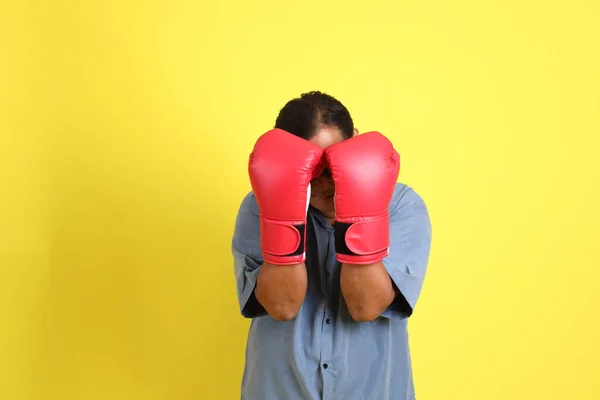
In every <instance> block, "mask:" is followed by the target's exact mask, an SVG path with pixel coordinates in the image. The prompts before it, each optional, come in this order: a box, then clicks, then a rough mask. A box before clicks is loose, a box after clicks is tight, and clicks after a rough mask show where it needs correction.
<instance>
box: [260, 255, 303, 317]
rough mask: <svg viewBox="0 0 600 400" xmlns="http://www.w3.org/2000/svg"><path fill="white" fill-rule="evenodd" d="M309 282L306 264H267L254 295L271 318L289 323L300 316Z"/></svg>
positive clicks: (263, 266)
mask: <svg viewBox="0 0 600 400" xmlns="http://www.w3.org/2000/svg"><path fill="white" fill-rule="evenodd" d="M307 282H308V277H307V272H306V266H305V265H304V263H302V264H295V265H273V264H270V263H268V262H265V263H264V264H263V265H262V267H261V269H260V272H259V273H258V277H257V281H256V288H255V289H254V294H255V296H256V300H258V302H259V303H260V304H261V305H262V306H263V307H264V308H265V310H266V311H267V312H268V313H269V315H270V316H271V317H273V318H274V319H276V320H280V321H288V320H291V319H293V318H294V317H295V316H296V314H298V311H299V310H300V307H301V306H302V302H303V301H304V297H305V296H306V289H307Z"/></svg>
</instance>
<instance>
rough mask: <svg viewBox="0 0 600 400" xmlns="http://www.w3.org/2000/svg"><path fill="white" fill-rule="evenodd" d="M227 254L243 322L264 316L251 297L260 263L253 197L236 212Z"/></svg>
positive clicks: (256, 206)
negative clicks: (231, 255) (231, 263)
mask: <svg viewBox="0 0 600 400" xmlns="http://www.w3.org/2000/svg"><path fill="white" fill-rule="evenodd" d="M231 250H232V253H233V268H234V273H235V279H236V287H237V297H238V302H239V306H240V311H241V314H242V315H243V316H244V317H246V318H254V317H259V316H263V315H266V314H267V312H266V311H265V309H264V308H263V307H262V305H261V304H260V303H259V302H258V301H257V300H256V297H255V295H254V288H255V287H256V279H257V277H258V273H259V271H260V267H261V265H262V263H263V259H262V252H261V250H260V219H259V213H258V204H257V203H256V198H255V197H254V194H253V193H249V194H248V195H246V197H245V198H244V199H243V201H242V204H241V206H240V208H239V211H238V215H237V218H236V221H235V228H234V232H233V239H232V243H231Z"/></svg>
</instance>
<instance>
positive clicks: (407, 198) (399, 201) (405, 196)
mask: <svg viewBox="0 0 600 400" xmlns="http://www.w3.org/2000/svg"><path fill="white" fill-rule="evenodd" d="M390 208H391V210H390V253H389V255H388V256H387V257H386V258H384V259H383V265H384V267H385V268H386V270H387V272H388V274H389V275H390V278H391V279H392V282H393V284H394V286H395V288H396V289H398V291H399V292H400V294H399V295H398V296H396V299H395V300H394V301H393V302H392V304H390V306H389V307H388V308H387V309H386V310H385V311H384V312H383V313H382V315H381V316H382V317H387V318H394V317H400V318H406V317H410V316H411V315H412V313H413V311H414V308H415V305H416V303H417V300H418V298H419V295H420V293H421V289H422V287H423V281H424V279H425V272H426V270H427V264H428V261H429V252H430V248H431V222H430V219H429V213H428V210H427V207H426V205H425V202H424V201H423V199H422V198H421V197H420V196H419V195H418V194H417V193H416V192H415V191H414V190H412V189H410V188H406V190H402V191H400V193H399V194H398V195H397V196H394V198H393V199H392V203H391V207H390Z"/></svg>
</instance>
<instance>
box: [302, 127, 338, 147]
mask: <svg viewBox="0 0 600 400" xmlns="http://www.w3.org/2000/svg"><path fill="white" fill-rule="evenodd" d="M342 140H344V136H343V135H342V132H340V130H339V129H337V128H335V127H329V126H324V127H322V128H319V130H318V131H317V133H316V134H315V135H314V136H313V137H312V138H310V142H312V143H314V144H316V145H318V146H320V147H323V148H325V147H328V146H331V145H332V144H336V143H338V142H341V141H342Z"/></svg>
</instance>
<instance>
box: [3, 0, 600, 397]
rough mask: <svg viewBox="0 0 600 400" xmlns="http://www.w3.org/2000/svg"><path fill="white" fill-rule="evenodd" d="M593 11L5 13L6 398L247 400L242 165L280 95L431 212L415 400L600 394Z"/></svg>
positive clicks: (433, 7) (222, 5) (305, 7)
mask: <svg viewBox="0 0 600 400" xmlns="http://www.w3.org/2000/svg"><path fill="white" fill-rule="evenodd" d="M599 16H600V3H598V2H597V1H592V0H588V1H584V0H578V1H567V0H563V1H552V2H548V1H518V0H511V1H495V2H489V1H466V0H461V1H454V2H447V1H419V2H415V1H391V0H390V1H386V2H384V1H370V2H354V1H348V0H344V1H341V0H336V1H326V2H323V3H322V4H320V1H317V0H306V1H303V2H287V1H279V0H271V1H259V2H245V1H235V2H233V1H222V2H221V1H211V2H204V1H180V0H171V1H160V2H159V1H131V0H112V1H95V2H92V1H67V2H35V1H34V2H17V1H13V2H3V3H2V6H1V11H0V133H1V136H0V195H1V197H0V236H1V240H0V264H1V267H0V324H1V325H0V398H1V399H3V400H4V399H6V400H16V399H36V400H37V399H39V400H49V399H60V400H87V399H90V400H96V399H98V400H108V399H110V400H121V399H123V400H138V399H139V400H155V399H156V400H188V399H189V400H191V399H210V400H212V399H219V400H220V399H236V398H239V385H240V379H241V373H242V367H243V357H244V348H245V338H246V332H247V328H248V321H247V320H244V319H243V318H242V317H241V316H240V315H239V312H238V308H237V300H236V297H235V296H236V294H235V287H234V277H233V271H232V260H231V256H230V252H229V251H230V250H229V246H230V240H231V234H232V230H233V223H234V218H235V215H236V213H237V208H238V205H239V203H240V201H241V199H242V197H243V196H244V195H245V194H246V193H247V192H248V191H249V189H250V186H249V182H248V178H247V175H246V163H247V157H248V154H249V152H250V150H251V147H252V145H253V143H254V141H255V139H256V138H257V137H258V135H260V134H261V133H263V132H264V131H265V130H267V129H269V128H271V127H272V125H273V123H274V120H275V117H276V114H277V112H278V111H279V109H280V107H282V106H283V104H284V103H285V102H286V101H287V100H289V99H290V98H292V97H294V96H296V95H298V94H300V93H301V92H304V91H308V90H323V91H326V92H329V93H331V94H333V95H334V96H336V97H338V98H339V99H340V100H342V101H343V102H344V103H345V104H346V105H347V106H348V108H349V109H350V111H351V112H352V113H353V116H354V118H355V122H356V125H357V127H358V128H359V129H360V130H361V131H366V130H380V131H381V132H383V133H385V134H386V135H388V136H389V137H390V138H391V139H392V140H393V142H394V144H395V146H396V147H397V149H398V150H399V152H400V153H401V155H402V162H403V164H402V171H401V181H403V182H405V183H408V184H409V185H411V186H413V187H414V188H415V189H416V190H417V191H418V192H419V193H420V194H421V195H422V196H423V197H424V198H425V200H426V202H427V204H428V206H429V209H430V212H431V218H432V222H433V229H434V242H433V248H432V254H431V263H430V268H429V272H428V276H427V279H426V283H425V287H424V290H423V292H422V297H421V299H420V302H419V305H418V307H417V310H416V314H415V315H414V317H413V318H412V322H411V324H410V334H411V342H412V352H413V360H414V374H415V384H416V388H417V392H418V398H419V400H440V399H444V400H449V399H457V400H458V399H460V400H471V399H472V400H487V399H502V400H505V399H544V400H548V399H561V400H563V399H577V400H585V399H599V398H600V366H599V365H600V360H599V358H600V345H599V344H598V341H599V340H600V328H599V322H598V316H599V311H598V310H599V309H600V283H599V282H600V256H599V255H598V254H599V250H600V245H599V244H598V241H599V239H600V233H599V232H600V211H599V210H598V207H599V205H600V160H599V158H598V157H599V153H600V146H599V144H600V140H599V138H598V136H599V135H600V45H599V43H600V24H599V23H598V18H599ZM372 400H377V399H372Z"/></svg>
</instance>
